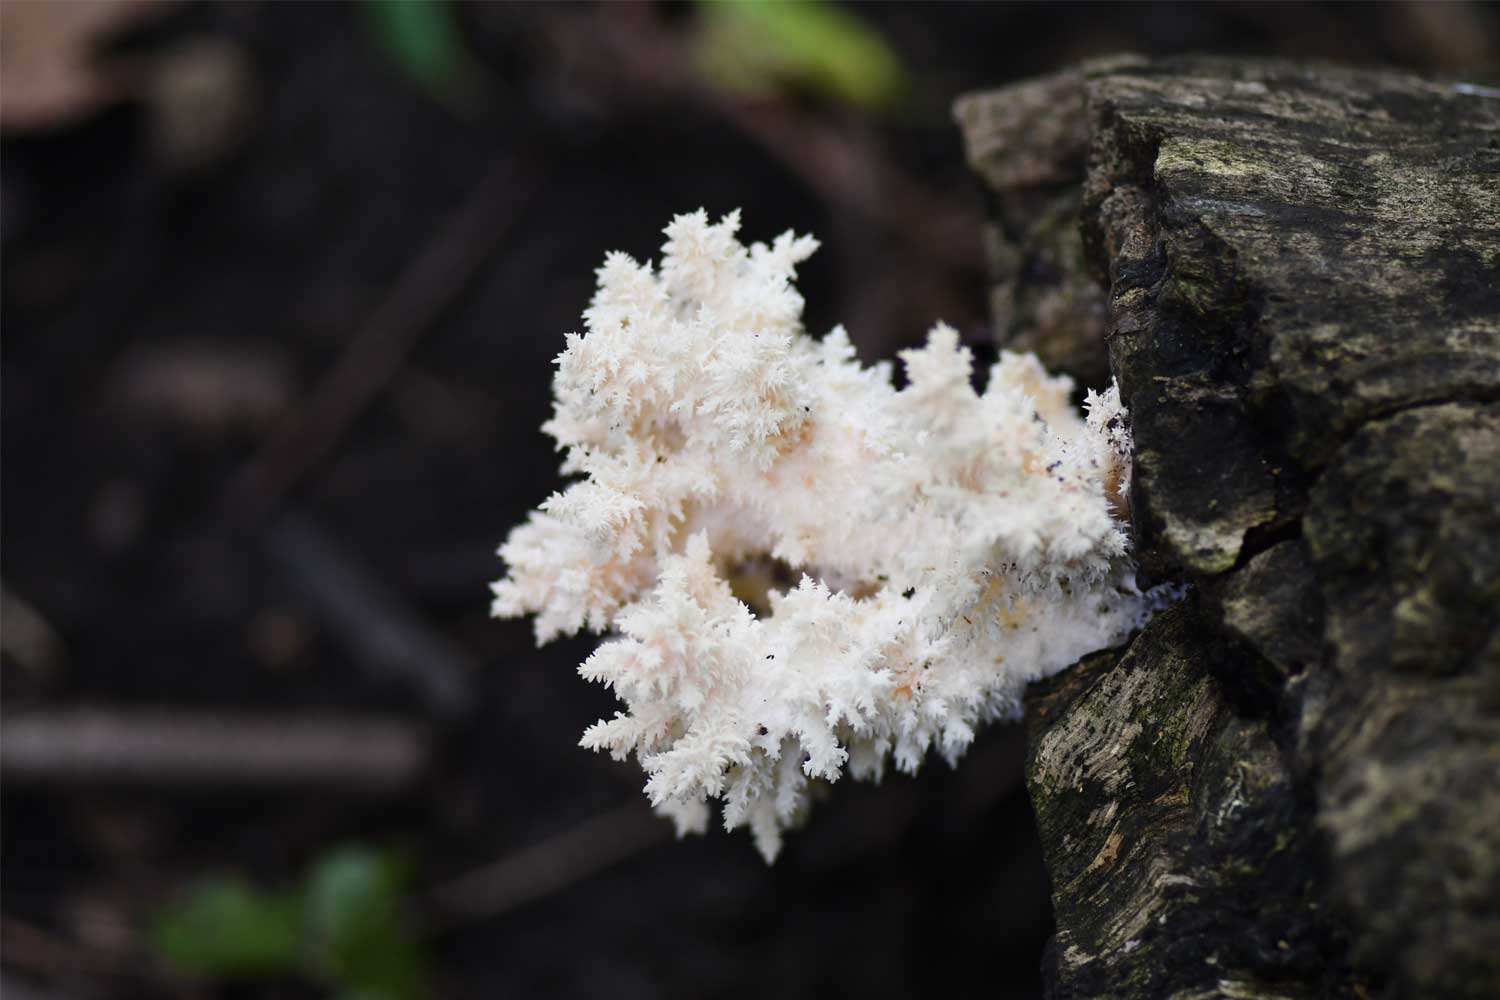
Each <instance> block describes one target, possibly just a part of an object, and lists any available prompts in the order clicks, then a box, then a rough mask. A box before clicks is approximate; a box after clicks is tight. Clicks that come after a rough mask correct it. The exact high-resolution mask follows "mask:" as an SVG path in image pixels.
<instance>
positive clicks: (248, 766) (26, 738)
mask: <svg viewBox="0 0 1500 1000" xmlns="http://www.w3.org/2000/svg"><path fill="white" fill-rule="evenodd" d="M430 753H431V750H430V743H429V739H428V737H427V735H426V734H425V733H424V732H423V731H422V730H421V729H419V728H418V727H416V726H413V725H411V724H410V723H407V722H402V721H399V720H396V719H392V718H376V717H355V716H350V715H286V716H277V715H243V714H235V715H231V714H216V713H187V712H181V711H174V712H164V711H134V712H130V711H122V710H117V709H108V710H106V709H65V710H52V711H40V710H38V711H33V710H26V711H15V712H7V713H6V714H5V716H4V720H3V724H0V776H3V778H4V780H5V781H6V782H7V783H15V784H22V783H31V784H50V785H106V784H107V785H111V786H116V785H121V784H126V785H145V786H155V787H171V788H180V789H183V790H201V791H220V790H225V789H243V788H247V787H251V788H257V787H258V788H266V789H282V788H288V789H290V788H304V787H308V786H314V787H319V788H325V789H327V790H328V791H337V792H343V793H347V794H351V795H377V794H385V793H391V792H396V791H399V790H401V789H403V788H405V787H408V786H409V785H410V784H411V783H412V782H413V781H414V780H415V779H416V778H417V777H418V776H420V775H421V774H422V772H423V771H424V770H425V768H426V766H427V762H428V759H429V757H430Z"/></svg>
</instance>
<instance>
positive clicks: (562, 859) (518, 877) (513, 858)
mask: <svg viewBox="0 0 1500 1000" xmlns="http://www.w3.org/2000/svg"><path fill="white" fill-rule="evenodd" d="M670 836H671V826H670V824H668V823H667V822H666V821H665V820H663V819H662V818H661V817H659V816H655V815H653V814H652V813H651V811H650V810H649V809H648V808H647V806H646V805H645V804H644V803H643V802H640V801H636V802H631V803H630V804H628V805H625V806H621V807H619V808H618V809H614V810H611V811H610V812H606V813H602V814H600V815H598V816H595V817H593V818H592V819H589V820H585V821H584V822H582V823H580V824H578V825H577V826H575V827H572V828H571V829H568V830H564V831H562V832H561V833H558V834H555V835H553V836H551V837H549V838H547V839H546V840H543V841H542V842H541V843H538V844H535V845H533V846H531V847H525V848H522V849H521V850H519V851H516V852H515V853H514V854H511V855H508V856H506V857H504V858H501V859H500V860H499V861H496V862H494V863H492V864H489V865H485V866H484V867H482V868H477V869H475V870H473V871H470V872H466V873H464V874H462V875H459V876H457V877H456V878H454V879H452V880H451V881H448V882H445V883H443V884H441V885H438V886H436V887H434V888H432V889H430V890H429V891H428V892H427V893H425V894H424V896H423V897H422V899H421V904H422V909H423V910H424V912H425V913H426V914H427V917H428V920H429V924H430V927H431V928H432V929H433V930H437V931H443V930H447V929H449V928H452V927H455V926H458V925H461V924H466V923H472V922H474V921H478V920H487V919H491V918H494V917H498V916H501V915H502V914H505V913H509V912H510V911H512V910H515V909H517V908H519V907H521V906H524V905H526V904H528V903H532V902H535V901H537V900H539V899H544V898H546V897H547V896H551V895H554V894H556V893H559V892H562V891H563V890H565V889H568V888H569V887H571V886H573V885H576V884H577V883H579V882H582V881H583V880H585V879H587V878H590V877H591V876H594V875H597V874H599V873H600V872H602V871H604V870H605V869H607V868H610V867H612V866H614V865H616V864H618V863H619V862H621V861H624V860H625V859H627V858H630V857H632V856H634V855H636V854H638V853H640V852H641V851H644V850H645V849H647V848H648V847H652V846H655V845H656V844H659V843H662V842H664V841H666V840H667V839H668V838H669V837H670Z"/></svg>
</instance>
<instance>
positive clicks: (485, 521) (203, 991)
mask: <svg viewBox="0 0 1500 1000" xmlns="http://www.w3.org/2000/svg"><path fill="white" fill-rule="evenodd" d="M1122 50H1130V51H1136V52H1144V53H1151V54H1156V53H1168V52H1177V51H1190V50H1191V51H1217V52H1227V53H1270V54H1277V55H1284V56H1291V57H1324V58H1333V59H1339V60H1345V61H1351V62H1359V63H1387V64H1395V65H1401V66H1407V67H1412V68H1415V69H1419V70H1423V71H1431V72H1437V73H1466V74H1479V75H1481V76H1487V77H1488V78H1490V79H1492V78H1493V75H1494V71H1495V68H1496V65H1497V52H1500V17H1497V11H1496V8H1494V7H1485V6H1476V5H1464V4H1454V5H1443V4H1423V3H1404V4H1402V3H1396V4H1387V5H1382V6H1379V7H1363V6H1350V5H1325V4H1299V5H1293V6H1279V5H1272V4H1261V3H1246V4H1241V3H1226V4H1217V5H1210V6H1189V5H1175V4H1173V5H1160V6H1156V5H1147V6H1140V5H1128V4H1118V5H1115V4H1112V5H1099V6H1095V5H1085V4H1078V5H1067V6H1060V7H1052V6H1039V5H1038V6H1032V5H999V4H993V5H992V4H952V5H938V4H922V5H918V4H880V5H842V4H838V5H836V4H807V5H767V4H751V3H726V4H709V3H697V4H693V3H611V4H598V5H593V4H568V5H563V4H555V5H554V4H547V5H530V4H506V5H468V4H463V5H459V4H448V3H441V2H428V3H413V2H359V3H346V4H337V5H335V4H293V3H250V2H232V3H214V4H199V3H183V2H170V0H154V2H144V3H126V2H104V3H99V2H81V0H80V2H55V3H33V2H12V0H6V2H4V3H3V4H0V130H3V146H0V157H3V159H0V239H3V278H0V289H3V314H0V323H3V351H0V375H3V382H0V406H3V409H0V414H3V419H0V436H3V496H0V502H3V520H0V536H3V537H0V543H3V569H0V575H3V584H4V590H3V608H0V615H3V618H0V638H3V643H0V645H3V668H0V669H3V675H0V683H3V717H0V768H3V775H0V777H3V802H0V817H3V840H0V845H3V846H0V851H3V858H0V860H3V878H0V883H3V884H0V911H3V914H0V959H3V966H4V968H3V972H0V976H3V979H0V986H3V992H4V994H5V996H6V997H7V1000H20V998H23V997H44V998H72V997H80V998H82V997H218V996H224V997H316V996H340V997H355V996H358V997H366V998H383V1000H400V998H408V997H418V996H442V997H470V996H473V997H490V996H538V995H547V996H596V995H601V994H604V993H605V992H606V991H608V993H609V994H610V995H611V996H615V997H620V998H631V997H663V996H668V997H676V996H683V997H703V996H749V995H760V996H766V995H775V996H784V997H802V996H807V997H812V996H817V995H835V996H842V995H861V994H862V995H876V996H885V995H894V994H912V993H923V994H925V993H936V992H937V991H938V990H943V991H945V992H947V993H948V994H949V995H961V996H968V995H980V994H983V995H985V996H990V997H1035V996H1038V995H1039V992H1040V973H1039V967H1040V964H1041V961H1042V953H1043V948H1044V945H1045V942H1046V940H1047V937H1048V935H1049V934H1050V931H1051V917H1050V912H1049V904H1048V898H1047V881H1046V874H1045V871H1044V870H1043V868H1042V865H1041V860H1040V854H1039V848H1038V845H1037V843H1036V840H1035V834H1034V832H1033V829H1032V822H1031V817H1030V813H1029V810H1028V807H1027V803H1026V796H1025V792H1024V788H1023V786H1022V783H1021V761H1022V754H1023V751H1024V745H1023V740H1022V737H1021V734H1020V731H1019V729H1018V728H1016V727H1010V728H1001V729H997V730H995V731H992V732H989V733H987V734H985V735H984V736H983V737H982V738H981V739H980V741H979V742H978V744H977V745H976V746H975V748H974V749H973V750H972V751H971V752H970V754H969V755H968V757H967V758H966V759H965V760H964V761H963V762H962V764H961V766H960V767H958V768H957V769H956V770H950V769H948V768H947V767H946V766H944V765H943V764H941V763H940V762H937V761H934V762H932V763H930V764H929V765H928V768H927V769H926V771H925V772H924V774H923V775H922V777H921V779H920V780H916V781H913V780H910V779H907V778H904V777H895V778H893V779H890V780H888V781H887V782H886V783H885V784H884V785H883V786H881V787H869V786H858V785H852V784H841V785H840V786H839V787H838V788H837V789H836V790H834V793H833V794H832V795H831V796H830V797H829V799H828V801H826V802H824V803H823V804H821V805H820V806H819V807H818V808H817V809H816V810H815V812H814V815H813V819H812V823H811V825H810V826H809V827H808V828H807V829H806V830H804V831H802V832H801V833H799V834H796V835H794V836H793V837H792V838H791V839H790V840H789V844H788V848H787V850H786V851H785V853H784V854H783V855H782V857H781V859H780V860H779V861H778V862H777V864H776V865H775V866H774V867H771V868H767V867H766V866H765V865H764V864H763V863H762V862H761V861H760V859H759V857H758V856H757V855H756V854H755V852H754V850H753V849H752V847H751V844H750V841H749V838H748V837H747V836H745V835H744V834H736V835H725V834H724V833H722V832H719V831H714V832H711V833H710V834H709V835H708V836H706V837H703V838H693V839H690V840H687V841H684V842H681V843H675V844H674V843H673V842H672V838H671V836H670V828H669V826H668V825H667V824H665V823H664V822H660V821H657V820H655V819H653V818H652V817H651V816H650V814H649V810H648V809H647V807H646V805H645V803H644V800H643V799H642V797H641V795H640V785H641V784H642V776H641V774H640V771H639V769H638V768H637V767H636V766H635V765H634V764H628V765H622V764H615V763H613V762H611V761H610V760H608V759H607V758H603V757H599V756H595V755H593V754H589V753H586V752H584V751H582V750H579V749H578V748H577V746H576V743H577V740H578V737H579V735H580V733H581V732H582V731H583V729H584V727H585V726H586V725H588V724H589V723H591V722H593V721H594V720H596V719H598V718H600V717H603V716H607V715H609V714H611V713H612V711H613V707H614V706H613V701H612V698H611V696H610V695H609V694H608V693H607V692H606V691H603V690H601V689H599V688H597V687H594V686H591V685H588V684H586V683H584V682H582V681H581V680H579V679H578V678H577V677H576V676H575V674H574V667H575V665H576V664H577V663H578V662H579V660H581V659H582V657H583V656H584V655H585V654H586V653H587V651H588V650H589V649H590V648H591V647H592V645H593V640H592V639H591V638H587V637H585V638H583V639H579V640H575V641H569V642H559V643H557V644H555V645H552V646H548V647H546V648H544V649H541V650H538V649H536V648H535V647H534V644H533V642H532V638H531V630H530V625H529V623H527V622H495V621H492V620H490V619H489V618H488V616H487V613H488V605H489V595H488V591H487V586H486V585H487V583H488V582H489V581H490V580H492V579H494V578H495V577H497V576H498V575H500V572H501V566H500V564H499V561H498V560H497V559H496V558H495V556H494V555H493V552H494V549H495V547H496V546H497V545H498V544H499V542H500V541H501V540H502V539H503V538H504V536H505V534H506V532H507V530H508V529H509V528H510V527H511V525H513V524H515V523H516V522H517V521H519V520H520V519H521V518H522V517H523V516H524V514H525V512H526V511H527V510H528V509H529V508H530V507H532V506H533V505H534V504H535V503H536V502H538V501H539V500H540V499H542V498H543V497H544V496H546V495H547V494H548V493H549V492H550V491H552V490H553V489H555V488H556V487H557V486H558V485H559V483H558V478H557V474H556V463H557V458H558V456H557V455H555V454H554V453H553V452H552V451H551V448H550V443H551V442H550V440H549V439H547V438H545V437H544V436H543V435H542V434H541V433H540V432H539V431H538V425H539V424H540V423H541V422H542V420H543V419H545V417H546V416H547V415H548V412H549V405H548V399H549V379H550V375H551V371H552V368H551V365H550V361H551V359H552V357H553V356H555V355H556V354H557V353H558V351H559V350H560V349H561V346H562V335H563V334H564V333H565V332H568V331H570V330H574V329H576V328H577V327H578V326H579V325H580V319H579V314H580V312H581V310H582V308H583V306H584V305H585V303H586V302H587V300H588V297H589V295H590V293H591V290H592V287H593V275H592V269H593V268H594V267H595V266H597V265H598V263H599V262H600V260H601V259H602V256H603V253H604V251H605V250H607V249H622V250H626V251H628V252H630V253H632V254H634V255H636V256H638V257H643V258H645V257H655V256H657V255H658V247H659V245H660V241H661V236H660V229H661V227H662V226H663V225H664V224H665V223H666V221H667V220H668V219H669V218H670V216H671V215H672V214H674V213H677V212H682V211H687V210H690V209H694V208H697V207H700V206H702V207H705V208H707V209H708V210H709V212H710V213H712V214H714V215H717V214H720V213H722V212H724V211H727V210H729V209H732V208H736V207H739V208H742V209H743V210H744V218H745V226H744V230H743V233H744V235H745V236H746V237H748V238H753V239H766V238H769V237H771V236H774V235H775V234H776V233H778V232H780V231H782V230H784V229H787V228H795V229H797V230H798V231H801V232H812V233H814V234H816V235H817V236H818V237H819V238H820V239H821V240H822V242H823V249H822V250H821V251H820V252H819V253H818V254H817V256H816V257H815V258H814V259H813V260H812V261H811V262H809V264H808V265H807V266H806V267H805V268H804V270H803V278H802V281H801V282H800V284H801V288H802V290H803V292H804V294H805V295H806V298H807V301H808V308H807V315H806V318H807V324H808V328H809V330H810V331H811V332H813V333H815V334H821V333H823V332H825V331H826V330H827V329H828V328H829V327H830V326H832V325H833V324H834V323H836V322H843V323H845V324H846V325H847V326H848V328H849V330H850V332H851V334H852V336H853V338H854V339H855V341H856V343H857V344H858V345H859V347H860V350H861V354H862V356H863V357H865V358H866V359H867V360H873V359H874V358H876V357H880V356H887V355H889V354H890V353H891V352H892V351H893V350H895V349H898V348H900V347H903V346H907V345H909V344H912V343H914V342H916V341H917V340H919V339H920V338H921V337H922V336H923V334H924V333H925V331H926V329H927V328H928V327H929V326H930V324H931V323H932V322H933V321H934V320H935V319H938V318H942V319H946V320H947V321H948V322H950V323H952V324H953V325H955V326H956V327H958V328H959V329H960V330H961V331H963V333H964V335H965V337H966V338H967V339H968V341H969V342H970V343H971V345H972V346H974V347H975V349H976V350H977V351H979V352H980V353H981V354H983V353H984V352H986V351H992V350H993V345H992V344H991V338H990V335H989V333H988V329H987V324H986V317H985V314H984V310H985V305H984V303H985V291H984V290H985V277H986V276H985V258H984V253H983V251H982V247H981V239H980V229H981V223H982V221H983V216H984V208H985V206H984V198H983V195H982V193H981V190H980V188H979V187H978V185H977V183H976V182H974V181H973V180H972V179H971V178H970V177H969V175H968V174H967V172H966V169H965V167H964V163H963V155H962V148H961V145H960V141H959V137H958V133H957V130H956V128H955V127H954V126H953V124H952V122H951V118H950V110H949V109H950V104H951V102H952V100H953V98H954V97H955V96H957V95H959V94H960V93H963V92H964V91H966V90H970V89H974V88H982V87H987V86H993V85H997V84H1001V83H1005V82H1007V81H1011V80H1015V79H1019V78H1022V77H1025V76H1028V75H1034V74H1039V73H1046V72H1050V71H1052V70H1055V69H1059V68H1061V67H1063V66H1065V65H1066V64H1068V63H1070V62H1074V61H1076V60H1079V59H1082V58H1086V57H1089V56H1095V55H1101V54H1107V53H1111V52H1116V51H1122Z"/></svg>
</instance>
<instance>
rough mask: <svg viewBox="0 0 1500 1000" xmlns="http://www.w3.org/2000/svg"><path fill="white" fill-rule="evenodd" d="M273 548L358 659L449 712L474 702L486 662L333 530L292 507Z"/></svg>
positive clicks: (273, 535)
mask: <svg viewBox="0 0 1500 1000" xmlns="http://www.w3.org/2000/svg"><path fill="white" fill-rule="evenodd" d="M266 550H267V553H268V555H269V556H270V558H271V560H272V562H273V563H275V565H276V568H277V569H278V570H280V571H281V573H282V574H283V575H284V577H285V578H286V579H287V581H288V583H289V584H290V585H291V586H292V588H293V589H294V590H295V591H296V592H297V593H298V594H299V595H300V597H301V598H302V600H303V601H304V602H305V604H306V605H307V607H308V609H309V610H310V611H311V612H312V613H313V614H314V615H315V616H316V617H317V618H318V620H319V622H320V623H321V624H322V626H323V627H324V628H325V629H327V630H328V632H329V634H330V635H331V636H333V638H334V639H335V640H336V641H337V642H338V643H339V644H340V645H341V646H343V648H344V650H345V651H346V652H347V653H348V654H349V656H350V657H351V659H353V660H354V661H355V662H356V663H358V664H360V665H361V666H362V667H364V668H365V669H366V670H368V671H369V672H370V673H371V674H372V675H375V676H378V677H383V678H395V679H397V680H399V681H401V682H403V683H407V684H410V685H412V686H414V687H415V688H416V689H417V690H418V691H420V692H421V694H422V698H423V700H424V701H425V702H426V703H427V706H428V708H430V709H431V710H432V712H433V713H434V714H435V715H437V716H439V717H441V718H445V719H452V718H457V717H459V716H461V715H463V714H464V713H465V712H467V711H468V710H469V709H470V708H471V707H472V705H473V702H474V699H473V678H474V677H475V676H476V674H477V673H478V670H479V667H478V664H476V663H475V662H473V660H472V658H471V657H470V656H468V655H467V654H466V653H465V652H464V651H463V650H462V649H460V648H459V647H457V646H455V645H454V644H452V643H450V642H448V641H447V640H446V639H445V638H444V637H443V636H442V635H441V634H440V633H438V632H437V631H436V630H434V629H432V628H431V627H429V626H428V625H427V623H426V622H425V621H424V620H423V619H422V617H421V616H420V615H419V614H418V613H417V612H416V611H415V609H413V608H411V607H410V606H409V605H407V604H406V603H405V602H403V601H402V600H401V599H400V597H399V596H398V595H397V594H396V593H395V592H393V591H392V590H391V589H390V588H388V587H386V586H385V585H384V584H382V583H381V582H380V580H378V579H377V578H376V577H375V576H373V575H372V574H370V573H368V572H366V571H365V570H364V569H363V568H362V567H361V566H360V565H359V564H358V563H357V562H356V561H355V560H354V559H352V558H351V557H350V556H349V555H348V554H347V553H345V552H343V551H341V550H340V549H339V547H338V545H337V543H336V542H335V541H334V540H333V539H331V538H329V537H328V535H327V534H325V533H324V532H322V531H320V530H318V528H317V527H316V526H314V525H313V524H312V523H311V522H309V521H308V520H306V519H305V518H303V517H301V516H300V515H298V514H297V513H295V512H288V513H286V514H283V515H282V516H281V517H279V518H278V519H277V520H276V522H275V523H274V524H272V525H271V527H270V528H269V530H268V531H267V533H266Z"/></svg>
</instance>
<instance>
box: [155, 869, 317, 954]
mask: <svg viewBox="0 0 1500 1000" xmlns="http://www.w3.org/2000/svg"><path fill="white" fill-rule="evenodd" d="M150 940H151V943H152V945H153V946H154V948H155V949H156V951H157V952H158V953H159V954H160V955H161V956H162V957H163V958H165V959H166V960H167V961H168V962H169V963H170V964H172V965H175V966H177V967H178V968H180V969H183V970H185V971H188V972H192V973H197V974H199V975H203V976H209V977H217V978H238V977H248V976H268V975H285V974H287V973H290V972H293V971H295V970H296V969H297V967H298V963H299V958H300V956H299V951H300V946H301V941H302V907H301V901H300V900H299V899H298V898H297V896H296V895H295V894H292V893H286V892H263V891H261V890H259V889H256V888H254V887H252V886H251V885H250V884H249V883H247V882H246V881H245V880H243V879H241V878H236V877H229V876H226V877H219V878H209V879H205V880H203V881H200V882H198V883H197V884H196V885H194V886H193V887H192V888H191V889H189V890H188V892H187V893H186V894H185V895H184V896H182V897H181V898H180V899H178V900H176V901H175V902H173V903H171V904H169V905H168V906H166V907H165V908H163V909H162V910H161V911H160V912H159V913H158V914H157V915H156V917H155V919H154V920H153V921H152V925H151V932H150Z"/></svg>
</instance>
